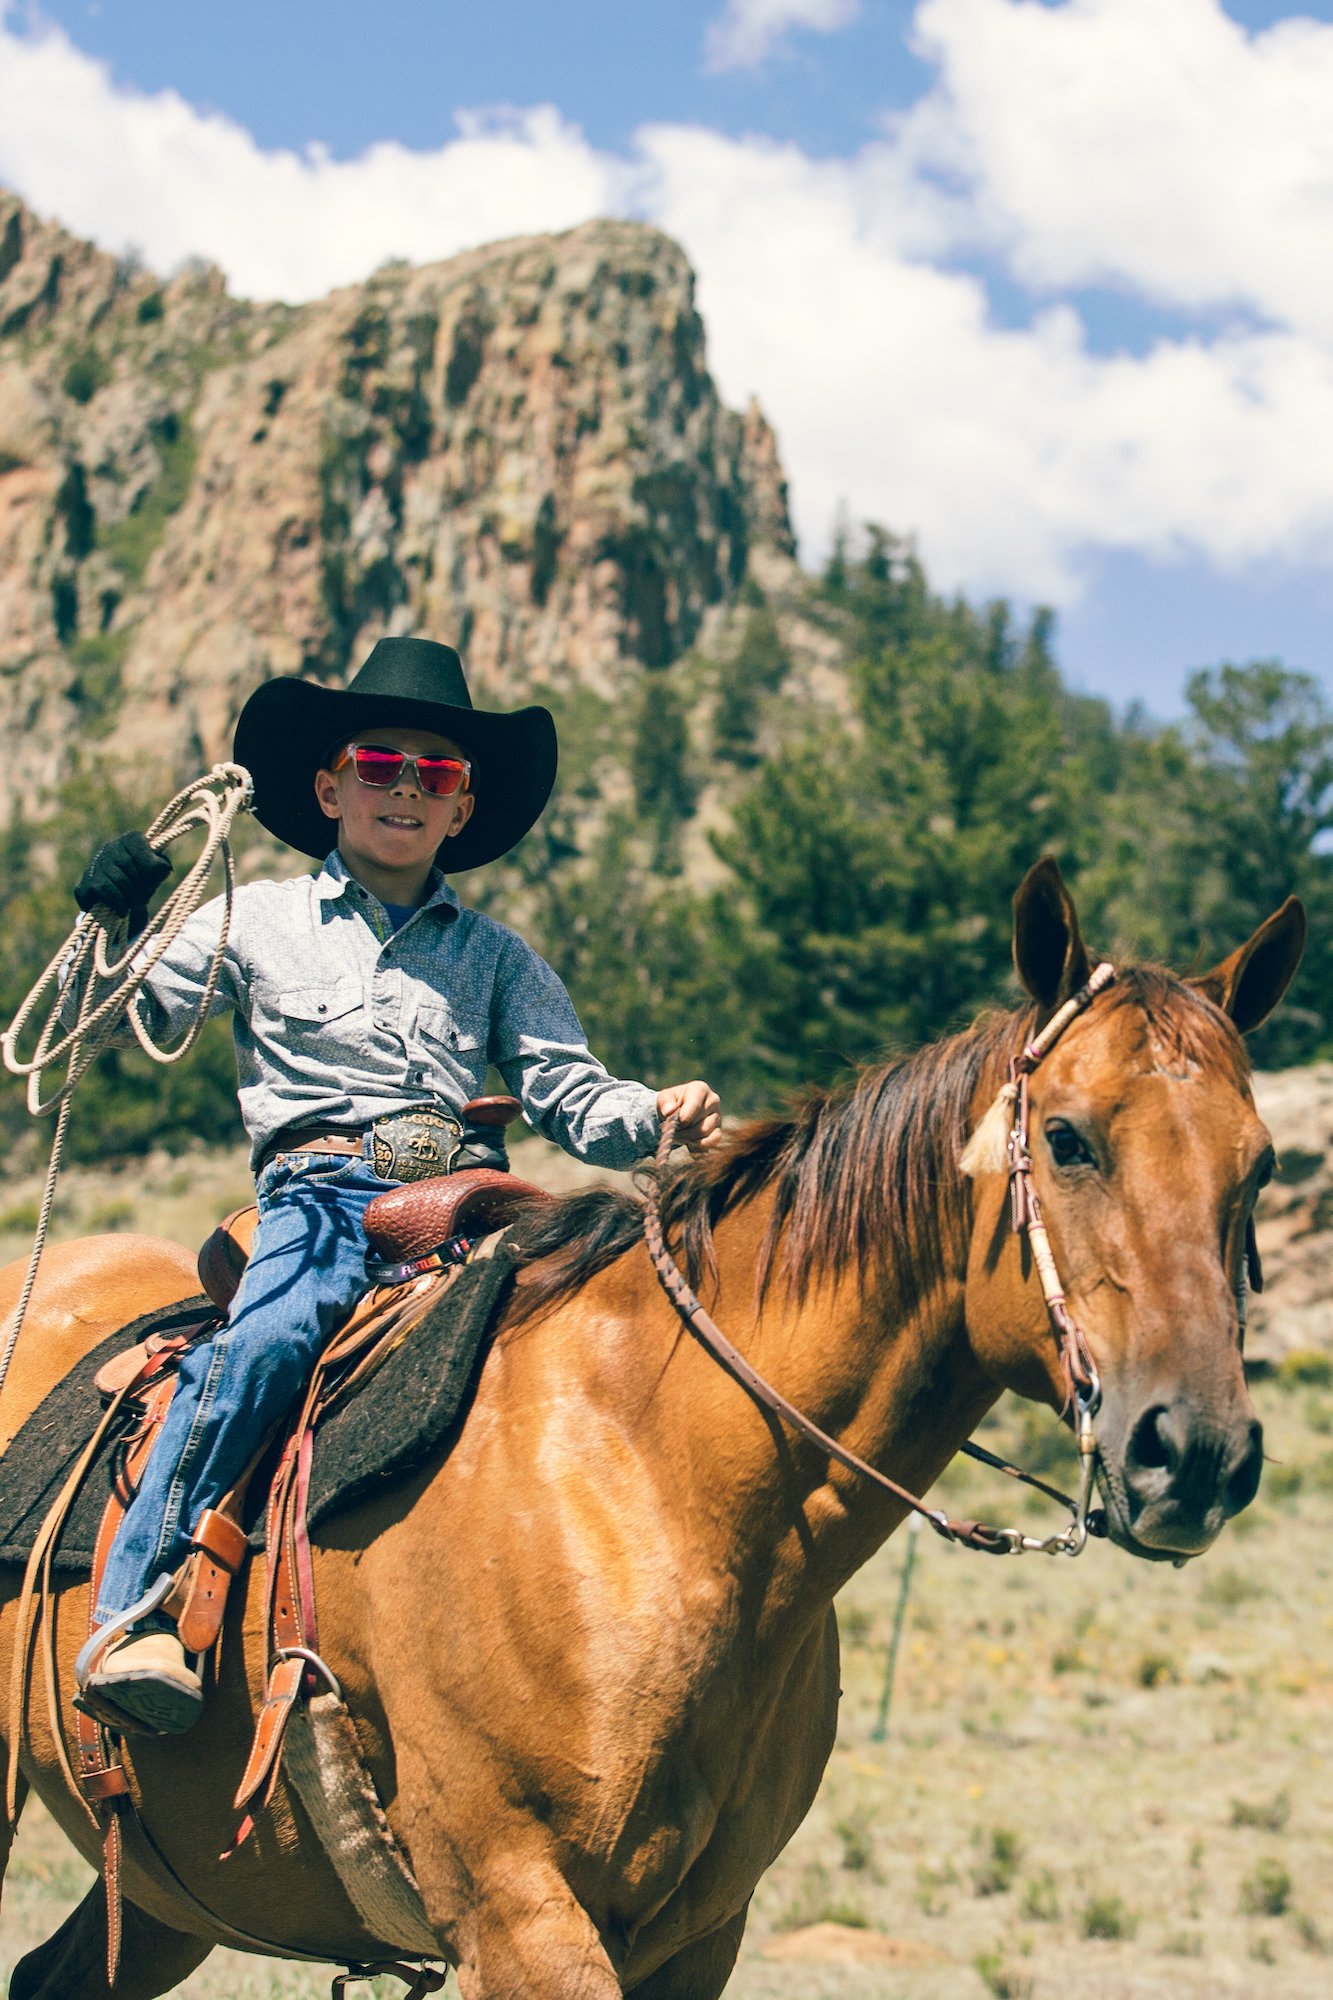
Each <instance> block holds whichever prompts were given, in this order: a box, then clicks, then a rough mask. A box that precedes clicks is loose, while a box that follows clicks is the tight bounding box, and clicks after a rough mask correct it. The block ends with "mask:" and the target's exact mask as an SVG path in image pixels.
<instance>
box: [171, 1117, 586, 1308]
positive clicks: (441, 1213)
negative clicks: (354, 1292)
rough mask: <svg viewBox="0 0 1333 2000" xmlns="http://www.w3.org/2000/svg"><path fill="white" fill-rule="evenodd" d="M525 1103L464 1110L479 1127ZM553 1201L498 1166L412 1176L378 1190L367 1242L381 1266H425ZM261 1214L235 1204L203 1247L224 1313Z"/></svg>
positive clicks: (203, 1275) (212, 1294)
mask: <svg viewBox="0 0 1333 2000" xmlns="http://www.w3.org/2000/svg"><path fill="white" fill-rule="evenodd" d="M518 1108H519V1107H518V1103H517V1101H516V1099H514V1098H512V1097H483V1098H475V1099H473V1101H472V1102H471V1103H470V1104H467V1105H465V1106H464V1108H463V1115H464V1117H465V1118H467V1119H468V1120H469V1121H470V1122H471V1123H473V1124H477V1125H501V1124H507V1123H508V1122H509V1120H510V1119H511V1118H513V1117H514V1116H515V1115H516V1113H517V1111H518ZM550 1200H551V1196H550V1195H549V1194H548V1193H547V1191H546V1189H545V1188H540V1187H538V1186H537V1185H536V1184H535V1183H534V1182H533V1181H524V1180H519V1179H518V1177H517V1176H516V1175H514V1174H510V1173H502V1172H500V1171H499V1170H498V1169H496V1168H494V1167H465V1168H464V1169H463V1170H462V1172H461V1173H453V1174H439V1175H434V1176H432V1177H431V1178H430V1179H427V1180H420V1181H409V1182H406V1183H405V1184H404V1185H403V1186H401V1187H396V1188H391V1189H387V1190H386V1191H385V1193H384V1194H381V1195H377V1196H376V1197H375V1199H374V1201H372V1202H371V1204H370V1206H369V1208H368V1209H367V1210H366V1216H365V1229H366V1241H367V1244H368V1246H369V1249H370V1254H371V1257H372V1259H373V1260H374V1261H375V1262H377V1263H380V1264H384V1265H394V1266H400V1267H401V1266H404V1265H408V1264H413V1265H423V1266H425V1265H426V1264H428V1262H429V1260H431V1259H432V1258H434V1257H436V1256H437V1255H438V1254H439V1253H440V1252H441V1251H442V1250H444V1248H445V1247H446V1246H447V1245H448V1244H450V1243H453V1242H456V1241H457V1240H458V1239H459V1238H460V1237H467V1238H471V1239H474V1240H475V1239H476V1238H479V1237H483V1236H490V1235H493V1234H494V1232H495V1231H496V1230H498V1229H503V1228H504V1226H505V1224H506V1223H507V1222H509V1221H511V1220H512V1219H513V1217H514V1216H515V1215H516V1214H517V1213H518V1211H519V1210H520V1209H523V1208H527V1207H529V1206H531V1204H532V1203H534V1202H546V1201H550ZM258 1219H259V1211H258V1209H257V1208H256V1207H255V1206H254V1204H253V1203H251V1204H250V1205H249V1206H248V1207H245V1208H237V1209H233V1211H232V1213H231V1214H230V1215H228V1216H226V1217H224V1219H223V1220H222V1221H221V1222H220V1223H219V1224H218V1226H217V1228H216V1229H215V1230H214V1231H213V1233H212V1235H211V1236H210V1237H209V1238H208V1240H207V1241H206V1242H205V1244H204V1246H203V1248H202V1249H201V1250H200V1252H199V1282H200V1284H201V1285H202V1286H203V1288H204V1290H205V1291H206V1292H207V1294H208V1296H209V1298H210V1299H212V1301H213V1303H214V1305H215V1306H216V1307H217V1308H218V1310H219V1311H220V1312H226V1311H227V1310H228V1308H229V1307H230V1305H231V1302H232V1300H233V1299H234V1298H235V1296H236V1292H237V1288H238V1287H239V1285H240V1282H241V1278H242V1276H243V1274H244V1271H245V1267H246V1264H247V1263H248V1261H249V1258H250V1249H251V1246H252V1244H253V1242H254V1234H255V1224H256V1223H257V1221H258Z"/></svg>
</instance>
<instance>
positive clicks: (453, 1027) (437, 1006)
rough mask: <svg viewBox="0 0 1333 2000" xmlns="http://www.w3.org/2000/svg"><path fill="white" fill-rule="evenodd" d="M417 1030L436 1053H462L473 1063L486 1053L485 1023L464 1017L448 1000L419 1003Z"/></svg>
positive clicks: (427, 1045) (432, 1051)
mask: <svg viewBox="0 0 1333 2000" xmlns="http://www.w3.org/2000/svg"><path fill="white" fill-rule="evenodd" d="M417 1032H418V1034H419V1035H420V1036H421V1040H422V1042H423V1044H424V1045H425V1047H426V1048H427V1049H428V1050H429V1051H430V1053H431V1054H432V1055H437V1056H438V1055H440V1054H448V1055H455V1056H461V1057H462V1058H463V1060H464V1061H465V1062H473V1061H475V1060H476V1059H477V1057H479V1056H483V1055H484V1054H485V1049H486V1029H485V1025H484V1024H483V1023H481V1022H479V1021H469V1020H467V1019H466V1018H463V1017H460V1016H459V1015H458V1014H456V1013H455V1012H454V1010H453V1008H452V1007H451V1006H450V1005H449V1002H448V1001H447V1000H439V999H431V1000H422V1001H419V1002H418V1004H417Z"/></svg>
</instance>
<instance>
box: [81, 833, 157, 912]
mask: <svg viewBox="0 0 1333 2000" xmlns="http://www.w3.org/2000/svg"><path fill="white" fill-rule="evenodd" d="M170 873H171V863H170V862H169V861H168V860H167V858H166V856H165V855H164V854H159V853H158V852H157V849H156V848H154V847H150V846H149V845H148V842H147V840H146V839H145V838H144V836H143V834H141V833H122V834H118V835H117V837H116V839H115V840H108V841H105V842H103V844H102V846H101V847H99V848H98V850H97V852H96V854H94V856H93V858H92V860H91V861H90V862H89V863H88V866H87V867H86V868H85V869H84V871H83V873H82V875H80V877H79V879H78V881H77V882H76V883H75V885H74V900H75V902H76V903H77V904H78V906H79V908H80V909H81V910H98V909H101V910H110V911H111V913H112V915H113V916H116V917H132V916H134V915H135V913H136V912H137V911H140V910H146V909H147V907H148V899H149V897H150V896H151V895H152V893H153V891H154V889H157V888H160V887H161V885H162V883H163V882H165V881H166V879H167V877H168V875H170Z"/></svg>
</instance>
